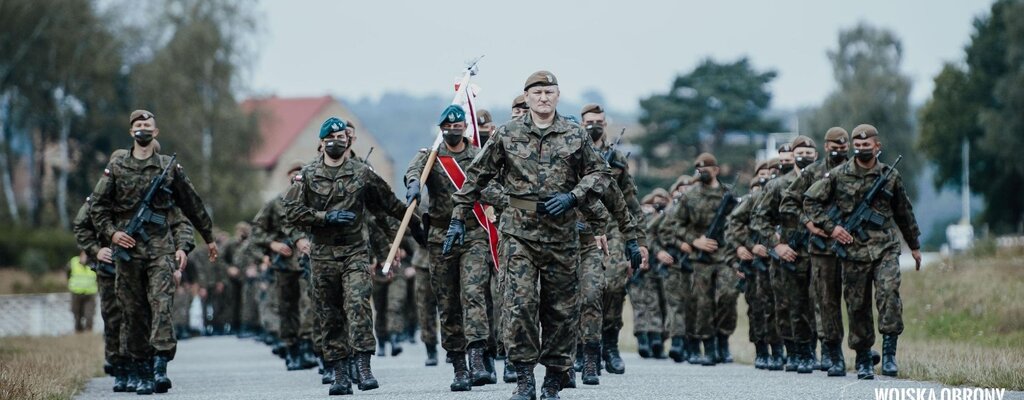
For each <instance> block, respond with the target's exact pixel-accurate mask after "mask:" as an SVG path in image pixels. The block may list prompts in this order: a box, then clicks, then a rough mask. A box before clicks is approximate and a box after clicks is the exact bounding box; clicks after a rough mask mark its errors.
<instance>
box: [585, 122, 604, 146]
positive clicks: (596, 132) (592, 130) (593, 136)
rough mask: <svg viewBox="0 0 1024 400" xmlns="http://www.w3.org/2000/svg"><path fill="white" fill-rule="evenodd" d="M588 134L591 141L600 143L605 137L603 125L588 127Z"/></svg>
mask: <svg viewBox="0 0 1024 400" xmlns="http://www.w3.org/2000/svg"><path fill="white" fill-rule="evenodd" d="M587 133H589V134H590V140H593V141H595V142H596V141H598V140H601V138H602V137H604V127H603V126H601V125H594V124H591V125H587Z"/></svg>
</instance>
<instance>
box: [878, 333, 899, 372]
mask: <svg viewBox="0 0 1024 400" xmlns="http://www.w3.org/2000/svg"><path fill="white" fill-rule="evenodd" d="M897 338H899V336H896V335H882V375H885V376H896V375H897V374H899V367H898V366H897V365H896V339H897Z"/></svg>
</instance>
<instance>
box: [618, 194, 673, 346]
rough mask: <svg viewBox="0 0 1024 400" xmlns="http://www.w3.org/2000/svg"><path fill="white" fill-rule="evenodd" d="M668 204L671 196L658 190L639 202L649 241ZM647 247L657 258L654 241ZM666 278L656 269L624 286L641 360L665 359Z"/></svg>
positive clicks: (634, 278)
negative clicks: (631, 312)
mask: <svg viewBox="0 0 1024 400" xmlns="http://www.w3.org/2000/svg"><path fill="white" fill-rule="evenodd" d="M671 202H672V196H671V195H669V193H668V191H666V190H665V189H662V188H656V189H654V190H653V191H652V192H651V193H650V194H648V195H647V196H644V200H643V202H641V211H643V220H642V221H641V225H642V226H643V227H644V230H645V231H646V235H647V236H648V237H649V238H652V237H654V236H655V235H656V232H653V231H652V228H653V227H654V226H655V224H654V222H655V220H657V219H659V218H661V216H662V215H664V212H665V208H666V207H668V205H669V204H670V203H671ZM648 243H649V244H651V245H652V246H653V247H652V248H651V249H650V251H651V252H652V253H655V254H657V253H658V252H659V251H661V249H660V248H658V247H657V246H656V245H654V243H657V241H656V240H648ZM667 276H668V269H666V268H664V265H660V266H659V268H656V269H654V271H652V272H651V273H643V274H641V276H640V277H636V276H634V277H633V278H632V280H631V281H630V283H629V284H628V286H626V290H627V292H628V293H629V303H630V305H632V307H633V336H635V337H636V341H637V352H638V353H639V354H640V357H642V358H648V357H654V358H656V359H661V358H665V352H664V344H665V343H664V338H665V334H666V333H667V332H666V331H665V328H666V324H665V319H666V309H665V306H666V304H665V288H664V283H665V277H667Z"/></svg>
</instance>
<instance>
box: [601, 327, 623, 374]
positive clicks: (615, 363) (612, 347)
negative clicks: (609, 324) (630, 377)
mask: <svg viewBox="0 0 1024 400" xmlns="http://www.w3.org/2000/svg"><path fill="white" fill-rule="evenodd" d="M601 340H602V341H603V342H604V369H605V370H606V371H608V372H610V373H613V374H624V373H626V363H624V362H622V356H620V355H619V333H618V331H616V330H612V329H609V330H607V331H604V333H603V334H602V335H601Z"/></svg>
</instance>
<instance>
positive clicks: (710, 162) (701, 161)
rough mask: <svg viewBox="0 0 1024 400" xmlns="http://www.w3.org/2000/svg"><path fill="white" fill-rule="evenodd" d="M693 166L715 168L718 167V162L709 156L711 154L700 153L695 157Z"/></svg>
mask: <svg viewBox="0 0 1024 400" xmlns="http://www.w3.org/2000/svg"><path fill="white" fill-rule="evenodd" d="M693 165H694V166H695V167H697V168H700V167H715V166H718V160H717V159H715V156H713V155H711V153H700V155H699V156H697V161H695V162H694V163H693Z"/></svg>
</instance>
